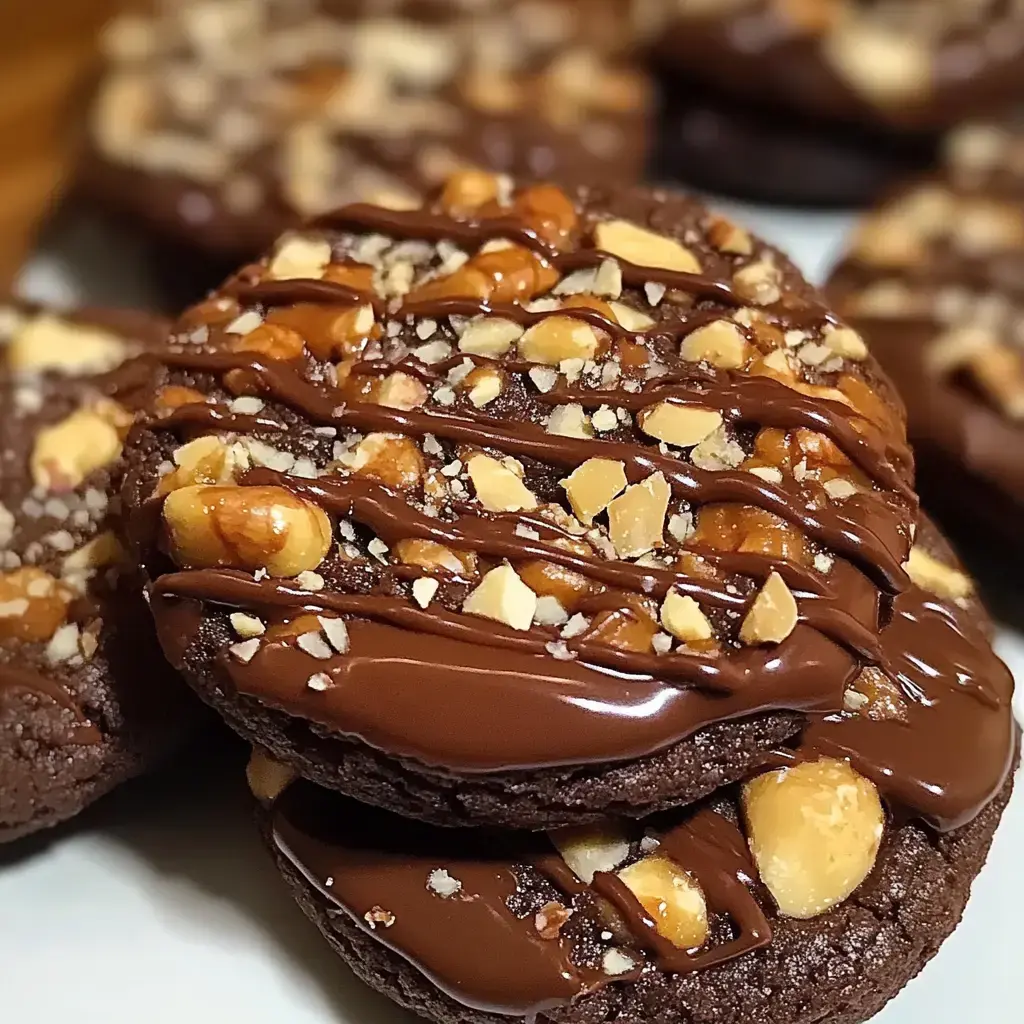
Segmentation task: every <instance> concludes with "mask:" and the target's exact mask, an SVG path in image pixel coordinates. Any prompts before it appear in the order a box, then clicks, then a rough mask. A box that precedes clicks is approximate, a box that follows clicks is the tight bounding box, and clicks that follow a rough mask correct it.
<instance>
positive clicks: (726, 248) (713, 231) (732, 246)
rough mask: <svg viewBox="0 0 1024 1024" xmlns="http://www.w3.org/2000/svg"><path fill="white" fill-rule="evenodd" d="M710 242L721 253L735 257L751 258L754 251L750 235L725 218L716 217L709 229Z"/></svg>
mask: <svg viewBox="0 0 1024 1024" xmlns="http://www.w3.org/2000/svg"><path fill="white" fill-rule="evenodd" d="M708 241H709V242H710V243H711V244H712V245H713V246H714V247H715V248H716V249H717V250H718V251H719V252H727V253H729V254H731V255H733V256H749V255H751V253H753V251H754V240H753V239H752V238H751V237H750V234H749V233H748V232H747V231H745V230H744V229H743V228H741V227H740V226H739V225H738V224H734V223H733V222H732V221H731V220H726V219H725V218H724V217H716V218H715V220H714V221H713V222H712V224H711V226H710V228H709V229H708Z"/></svg>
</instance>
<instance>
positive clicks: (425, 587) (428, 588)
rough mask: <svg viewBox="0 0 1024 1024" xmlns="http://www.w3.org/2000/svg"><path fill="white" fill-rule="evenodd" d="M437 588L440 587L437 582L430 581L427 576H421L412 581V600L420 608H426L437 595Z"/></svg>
mask: <svg viewBox="0 0 1024 1024" xmlns="http://www.w3.org/2000/svg"><path fill="white" fill-rule="evenodd" d="M438 587H440V584H439V583H438V582H437V580H432V579H430V578H429V577H427V576H421V577H420V578H419V579H418V580H413V584H412V597H413V600H414V601H415V602H416V603H417V604H418V605H419V606H420V607H421V608H426V607H427V605H429V604H430V602H431V601H433V600H434V595H435V594H436V593H437V590H438Z"/></svg>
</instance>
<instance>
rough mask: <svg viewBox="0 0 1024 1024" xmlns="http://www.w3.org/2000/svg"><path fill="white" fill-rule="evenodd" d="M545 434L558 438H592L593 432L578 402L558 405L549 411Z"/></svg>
mask: <svg viewBox="0 0 1024 1024" xmlns="http://www.w3.org/2000/svg"><path fill="white" fill-rule="evenodd" d="M546 429H547V432H548V433H549V434H557V435H558V436H559V437H593V436H594V430H593V428H592V427H591V426H590V420H588V419H587V414H586V413H585V412H584V411H583V406H582V405H580V404H579V403H578V402H570V403H569V404H568V405H560V406H558V407H557V408H555V409H553V410H552V411H551V415H550V416H549V417H548V423H547V427H546Z"/></svg>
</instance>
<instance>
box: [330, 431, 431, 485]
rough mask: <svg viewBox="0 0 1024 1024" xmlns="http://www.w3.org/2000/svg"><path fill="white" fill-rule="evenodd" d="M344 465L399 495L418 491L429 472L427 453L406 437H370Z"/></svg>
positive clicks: (381, 435) (401, 435)
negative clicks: (426, 465)
mask: <svg viewBox="0 0 1024 1024" xmlns="http://www.w3.org/2000/svg"><path fill="white" fill-rule="evenodd" d="M343 464H344V465H345V466H346V468H348V469H350V470H351V471H352V472H353V473H355V474H356V475H357V476H363V477H368V478H370V479H372V480H379V481H380V482H381V483H383V484H386V485H387V486H388V487H393V488H394V489H395V490H398V491H408V490H413V489H415V488H417V487H418V486H419V484H420V481H421V480H422V479H423V473H424V470H425V460H424V458H423V453H422V452H421V451H420V449H419V447H418V446H417V444H416V442H415V441H413V439H412V438H411V437H406V436H405V435H404V434H367V435H366V437H364V438H363V439H362V441H360V442H359V444H358V445H357V446H356V448H355V450H354V451H353V452H352V453H351V454H350V455H349V457H348V458H347V459H346V460H343Z"/></svg>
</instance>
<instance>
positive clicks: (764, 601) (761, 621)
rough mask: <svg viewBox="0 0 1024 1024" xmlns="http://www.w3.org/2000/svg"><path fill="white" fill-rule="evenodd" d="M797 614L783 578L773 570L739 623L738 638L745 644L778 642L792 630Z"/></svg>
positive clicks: (793, 598) (792, 597)
mask: <svg viewBox="0 0 1024 1024" xmlns="http://www.w3.org/2000/svg"><path fill="white" fill-rule="evenodd" d="M798 616H799V613H798V612H797V607H796V598H795V597H794V596H793V594H792V592H791V591H790V589H789V587H787V586H786V581H785V580H784V579H783V578H782V577H781V576H780V575H779V574H778V573H777V572H773V573H772V574H771V576H769V577H768V579H767V580H766V581H765V584H764V586H763V587H762V588H761V591H760V593H759V594H758V595H757V597H755V598H754V603H753V604H752V605H751V606H750V611H749V612H747V617H746V618H745V619H744V620H743V625H742V626H740V640H742V641H743V643H745V644H750V645H751V646H754V645H755V644H779V643H782V641H783V640H785V639H786V637H787V636H789V634H790V633H792V632H793V629H794V627H795V626H796V621H797V618H798Z"/></svg>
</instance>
